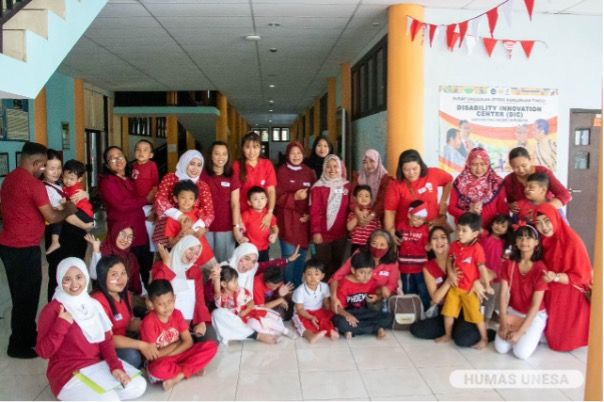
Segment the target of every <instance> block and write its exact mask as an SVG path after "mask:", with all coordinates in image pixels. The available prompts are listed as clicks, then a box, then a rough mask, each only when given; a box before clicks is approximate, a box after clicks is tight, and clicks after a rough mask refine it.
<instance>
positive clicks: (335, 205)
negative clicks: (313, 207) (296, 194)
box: [313, 154, 348, 230]
mask: <svg viewBox="0 0 604 402" xmlns="http://www.w3.org/2000/svg"><path fill="white" fill-rule="evenodd" d="M331 160H335V161H336V162H337V165H338V176H337V177H336V178H335V179H330V178H329V177H328V176H327V164H328V163H329V161H331ZM346 183H348V180H346V179H345V178H344V177H342V161H341V160H340V158H339V157H338V156H337V155H334V154H330V155H327V156H326V157H325V161H323V173H322V174H321V178H320V179H319V180H317V182H316V183H315V184H313V187H327V188H328V189H329V198H328V199H327V230H330V229H331V227H332V226H333V224H334V223H335V222H336V217H337V216H338V211H339V210H340V206H341V204H342V198H343V197H344V192H343V191H338V190H342V189H343V188H344V186H345V185H346Z"/></svg>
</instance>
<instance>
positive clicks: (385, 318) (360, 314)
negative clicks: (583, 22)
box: [332, 308, 393, 336]
mask: <svg viewBox="0 0 604 402" xmlns="http://www.w3.org/2000/svg"><path fill="white" fill-rule="evenodd" d="M346 311H347V312H348V313H350V314H352V315H353V316H355V317H356V319H357V320H359V323H358V324H357V326H356V327H353V326H352V325H350V324H349V323H348V321H346V319H345V318H344V317H342V316H341V315H336V316H334V317H333V318H332V321H333V325H335V326H336V328H337V329H338V332H340V333H341V334H345V333H346V332H351V333H352V336H356V335H372V334H375V333H377V331H378V329H380V328H382V329H387V328H392V319H393V316H392V314H389V313H383V312H382V311H380V310H370V309H368V308H360V309H347V310H346Z"/></svg>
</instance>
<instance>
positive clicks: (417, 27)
mask: <svg viewBox="0 0 604 402" xmlns="http://www.w3.org/2000/svg"><path fill="white" fill-rule="evenodd" d="M423 26H424V23H423V22H420V21H418V20H416V19H414V20H413V22H411V28H410V33H411V41H414V40H415V35H417V33H418V32H419V30H420V29H422V27H423Z"/></svg>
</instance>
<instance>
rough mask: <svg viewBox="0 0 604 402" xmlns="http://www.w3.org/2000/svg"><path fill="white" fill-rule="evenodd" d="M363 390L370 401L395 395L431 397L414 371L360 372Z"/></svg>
mask: <svg viewBox="0 0 604 402" xmlns="http://www.w3.org/2000/svg"><path fill="white" fill-rule="evenodd" d="M361 376H362V377H363V382H364V383H365V388H366V389H367V392H368V393H369V396H370V397H371V398H372V399H380V398H382V397H387V396H389V397H392V396H396V395H405V394H408V395H429V396H433V395H432V391H431V390H430V387H428V385H427V384H426V383H425V382H424V380H423V378H422V376H421V375H420V374H419V372H418V371H417V370H416V369H413V368H406V369H392V368H391V369H380V370H361Z"/></svg>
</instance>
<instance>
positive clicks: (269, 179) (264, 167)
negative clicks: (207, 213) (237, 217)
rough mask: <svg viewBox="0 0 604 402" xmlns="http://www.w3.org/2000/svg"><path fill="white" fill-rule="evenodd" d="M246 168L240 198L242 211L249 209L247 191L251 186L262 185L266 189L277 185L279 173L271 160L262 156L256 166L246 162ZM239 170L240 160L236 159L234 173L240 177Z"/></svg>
mask: <svg viewBox="0 0 604 402" xmlns="http://www.w3.org/2000/svg"><path fill="white" fill-rule="evenodd" d="M245 168H246V173H247V176H246V179H245V182H243V183H241V192H240V198H239V199H240V200H241V201H240V202H239V206H240V208H241V212H243V211H245V210H247V209H249V206H248V205H247V192H248V191H249V190H250V188H252V187H254V186H260V187H262V188H263V189H265V190H266V189H267V188H269V187H271V186H273V187H275V186H276V185H277V174H276V173H275V168H274V167H273V163H272V162H271V161H270V160H268V159H263V158H260V159H258V163H257V164H256V166H255V167H254V166H251V165H250V164H249V163H246V164H245ZM239 171H240V167H239V161H235V163H233V174H234V175H236V176H237V177H240V176H239Z"/></svg>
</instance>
